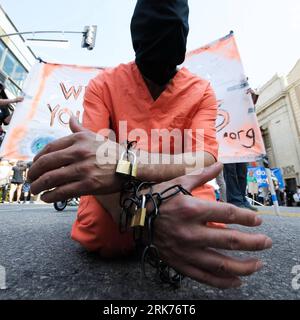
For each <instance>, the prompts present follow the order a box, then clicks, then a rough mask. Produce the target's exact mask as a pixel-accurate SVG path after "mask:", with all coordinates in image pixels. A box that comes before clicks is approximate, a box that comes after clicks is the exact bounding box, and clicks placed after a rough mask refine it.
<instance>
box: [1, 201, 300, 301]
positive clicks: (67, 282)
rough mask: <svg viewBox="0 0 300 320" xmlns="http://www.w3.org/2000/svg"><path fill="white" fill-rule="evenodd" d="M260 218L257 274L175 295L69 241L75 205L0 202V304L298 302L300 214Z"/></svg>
mask: <svg viewBox="0 0 300 320" xmlns="http://www.w3.org/2000/svg"><path fill="white" fill-rule="evenodd" d="M262 213H263V218H264V225H263V226H262V227H260V228H259V230H258V231H260V232H265V233H266V234H268V235H269V236H271V237H272V239H273V242H274V247H273V249H272V250H270V251H267V252H264V253H259V254H257V256H258V257H261V258H262V259H263V261H264V262H265V268H264V269H263V270H262V271H261V272H260V273H258V274H257V275H255V276H252V277H250V278H248V279H246V280H245V284H244V285H243V287H242V288H240V289H234V290H227V291H222V290H217V289H212V288H210V287H207V286H205V285H202V284H198V283H196V282H194V281H192V280H187V279H186V280H185V281H184V283H183V286H182V288H181V289H179V290H174V289H171V288H169V287H167V286H163V287H161V286H159V285H157V284H152V283H149V282H146V281H145V280H142V278H141V275H140V269H139V261H138V259H137V258H136V257H131V258H128V259H125V260H115V261H103V260H101V259H100V258H99V257H98V256H97V255H96V254H91V253H87V252H86V251H85V250H84V249H82V248H81V247H80V246H79V245H78V244H77V243H75V242H73V241H72V240H71V239H70V228H71V225H72V223H73V221H74V219H75V216H76V208H74V207H68V209H67V210H66V211H65V212H63V213H57V212H56V211H55V210H54V209H53V207H52V206H46V205H0V265H2V266H3V267H5V270H6V286H7V289H6V290H0V300H7V299H25V300H26V299H62V300H64V299H97V300H106V299H126V300H129V299H153V300H156V299H157V300H158V299H164V300H165V299H192V300H194V299H196V300H201V299H202V300H209V299H212V300H215V299H230V300H233V299H234V300H235V299H289V300H292V299H300V289H299V290H297V286H296V287H295V284H296V285H297V283H299V284H300V280H299V281H298V282H297V279H294V282H293V283H294V288H293V285H292V281H293V278H295V275H293V274H292V270H293V268H295V266H297V265H300V210H297V209H288V210H285V211H284V212H283V216H281V217H276V216H275V215H273V214H272V211H271V209H270V208H268V209H266V210H264V212H262ZM240 255H241V256H242V254H240ZM299 268H300V267H299ZM0 269H1V268H0ZM299 271H300V270H299ZM0 272H1V270H0ZM0 285H1V284H0Z"/></svg>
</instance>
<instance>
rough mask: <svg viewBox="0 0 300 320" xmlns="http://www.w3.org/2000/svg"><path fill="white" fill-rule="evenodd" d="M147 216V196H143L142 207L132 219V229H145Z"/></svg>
mask: <svg viewBox="0 0 300 320" xmlns="http://www.w3.org/2000/svg"><path fill="white" fill-rule="evenodd" d="M146 214H147V209H146V196H145V195H143V200H142V207H141V208H139V209H137V210H136V213H135V214H134V216H133V217H132V220H131V227H132V228H136V227H144V226H145V221H146Z"/></svg>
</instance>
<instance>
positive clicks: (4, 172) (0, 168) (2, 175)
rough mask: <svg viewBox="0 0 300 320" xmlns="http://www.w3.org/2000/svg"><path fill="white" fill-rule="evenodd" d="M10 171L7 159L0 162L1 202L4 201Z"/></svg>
mask: <svg viewBox="0 0 300 320" xmlns="http://www.w3.org/2000/svg"><path fill="white" fill-rule="evenodd" d="M10 173H11V166H10V164H9V162H8V161H1V162H0V187H1V193H2V199H1V203H4V202H5V201H6V196H7V191H8V187H9V182H10V181H9V180H10V179H9V178H10Z"/></svg>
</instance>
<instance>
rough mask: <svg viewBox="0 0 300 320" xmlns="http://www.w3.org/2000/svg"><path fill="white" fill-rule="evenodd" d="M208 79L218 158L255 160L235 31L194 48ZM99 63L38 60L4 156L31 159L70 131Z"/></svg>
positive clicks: (197, 70) (192, 57)
mask: <svg viewBox="0 0 300 320" xmlns="http://www.w3.org/2000/svg"><path fill="white" fill-rule="evenodd" d="M184 66H185V67H187V68H188V69H189V70H190V71H191V72H193V73H194V74H197V75H199V76H200V77H202V78H205V79H207V80H209V81H210V82H211V83H212V86H213V88H214V90H215V92H216V95H217V99H218V103H219V109H218V119H217V124H216V126H217V131H218V141H219V143H220V152H219V155H220V158H219V160H220V161H222V162H223V163H236V162H251V161H256V160H257V159H258V158H260V157H261V156H262V155H263V154H265V150H264V145H263V141H262V137H261V133H260V130H259V126H258V123H257V118H256V115H255V108H254V105H253V102H252V99H251V95H250V94H247V91H248V89H249V85H248V82H247V78H246V77H245V73H244V70H243V66H242V62H241V59H240V55H239V52H238V48H237V45H236V42H235V39H234V36H233V34H230V35H228V36H226V37H225V38H222V39H220V40H218V41H216V42H214V43H212V44H210V45H208V46H205V47H203V48H200V49H198V50H195V51H192V52H190V53H189V54H188V55H187V59H186V61H185V63H184ZM99 72H101V69H100V68H99V69H98V68H86V67H79V66H68V65H59V64H44V63H39V64H37V65H35V66H34V67H33V68H32V70H31V72H30V74H29V76H28V78H27V80H26V84H25V86H24V89H23V91H24V94H25V100H24V102H23V103H21V104H20V105H18V107H17V108H16V112H15V114H14V116H13V119H12V123H11V125H10V128H9V130H8V132H7V135H6V138H5V140H4V142H3V144H2V147H1V151H0V156H1V157H4V158H7V159H21V160H30V159H32V158H33V157H34V155H35V154H37V153H38V152H39V151H40V150H41V149H42V148H43V147H44V146H45V145H46V144H47V143H49V142H51V141H53V140H55V139H58V138H60V137H63V136H66V135H68V134H70V131H69V128H68V120H69V117H70V115H71V114H73V115H75V116H77V117H78V119H79V120H81V117H82V113H83V106H82V103H83V96H84V92H85V88H86V86H87V84H88V82H89V80H90V79H92V78H93V77H95V76H96V75H97V74H98V73H99Z"/></svg>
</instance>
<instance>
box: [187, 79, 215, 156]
mask: <svg viewBox="0 0 300 320" xmlns="http://www.w3.org/2000/svg"><path fill="white" fill-rule="evenodd" d="M217 110H218V104H217V99H216V95H215V93H214V90H213V89H212V87H211V85H208V87H207V89H206V91H205V93H204V95H203V97H202V99H201V101H200V103H199V109H198V111H197V113H196V114H195V116H194V118H193V120H192V124H191V129H192V131H193V138H194V139H195V138H196V137H197V139H199V138H200V139H203V143H204V145H203V143H201V142H200V143H199V144H198V143H193V151H194V152H195V151H200V150H202V151H205V152H208V153H210V154H211V155H213V156H214V158H215V159H216V160H217V159H218V149H219V144H218V142H217V137H216V135H217V133H216V120H217ZM197 129H203V130H204V132H203V133H202V134H201V133H200V134H197V136H196V130H197ZM194 142H195V141H194Z"/></svg>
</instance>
